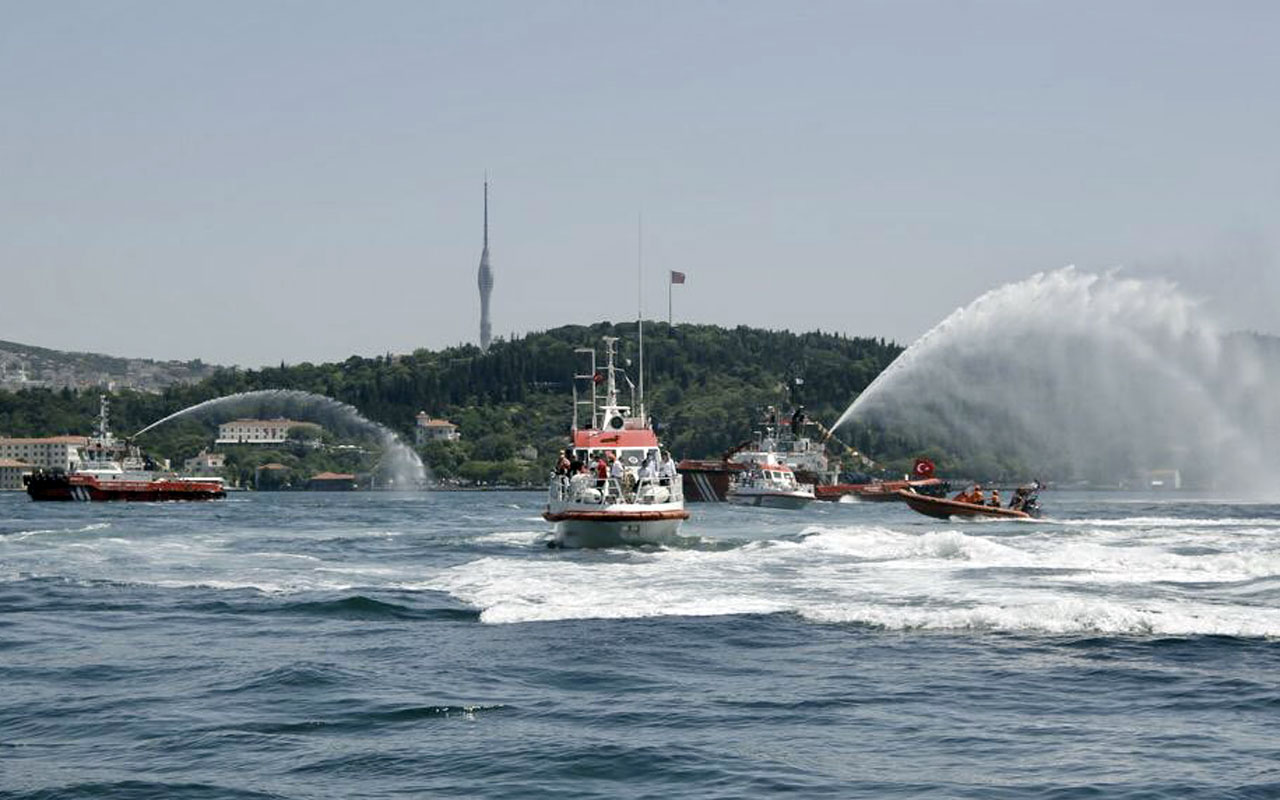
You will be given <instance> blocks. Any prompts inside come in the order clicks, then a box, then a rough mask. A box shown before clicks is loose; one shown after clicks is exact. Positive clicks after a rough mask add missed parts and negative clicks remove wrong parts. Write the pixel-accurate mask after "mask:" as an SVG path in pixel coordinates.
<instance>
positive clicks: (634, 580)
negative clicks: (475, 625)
mask: <svg viewBox="0 0 1280 800" xmlns="http://www.w3.org/2000/svg"><path fill="white" fill-rule="evenodd" d="M1164 533H1165V532H1164V531H1160V530H1156V531H1154V532H1153V535H1152V537H1151V539H1150V540H1149V541H1148V540H1146V539H1145V538H1144V537H1143V535H1141V534H1138V535H1135V534H1134V533H1133V532H1129V533H1127V534H1126V535H1124V536H1119V535H1116V533H1115V532H1114V531H1100V532H1097V533H1081V534H1079V535H1075V534H1065V535H1064V534H1063V533H1061V532H1056V533H1046V532H1044V531H1043V530H1036V531H1032V532H1030V533H1027V534H1017V535H1008V534H1003V535H1001V534H997V533H993V534H992V535H990V536H984V535H976V534H971V533H962V532H959V531H938V532H930V533H925V534H917V533H904V532H898V531H894V530H891V529H888V528H882V527H862V526H859V527H851V528H826V529H820V528H814V529H810V530H809V531H808V534H807V535H806V536H804V537H803V538H801V539H799V540H797V541H788V540H783V541H769V542H755V543H752V544H748V545H746V546H743V547H740V548H735V549H732V550H720V551H703V550H666V551H658V552H653V553H641V552H632V553H626V554H623V555H617V554H615V555H613V556H612V557H603V556H601V555H600V554H589V553H588V554H581V553H578V554H560V555H558V556H552V557H548V558H546V559H541V560H530V559H528V558H522V557H519V556H516V557H505V556H493V557H486V558H481V559H478V560H475V561H472V562H469V563H466V564H463V565H460V566H457V567H453V568H451V569H448V570H445V571H444V572H442V573H441V574H440V575H438V576H437V577H435V578H433V579H429V580H428V581H427V584H426V585H427V586H429V587H431V588H436V589H441V590H444V591H447V592H449V593H450V594H452V595H454V596H455V597H457V598H459V599H461V600H462V601H464V602H466V603H468V604H470V605H473V606H475V607H477V608H479V609H481V619H482V621H484V622H491V623H505V622H528V621H535V620H562V619H581V618H622V617H651V616H664V615H689V616H700V615H716V614H752V613H777V612H788V613H795V614H798V615H800V616H802V617H805V618H807V619H812V620H815V621H821V622H841V623H862V624H867V625H873V626H880V627H884V628H890V629H939V630H941V629H957V628H958V629H980V630H1002V631H1035V632H1044V633H1069V632H1090V631H1092V632H1099V633H1135V634H1167V635H1193V634H1224V635H1237V636H1280V609H1276V608H1272V607H1270V606H1272V605H1274V603H1265V602H1262V599H1261V598H1259V597H1258V596H1257V591H1253V590H1251V589H1250V587H1253V586H1257V585H1259V583H1260V582H1264V581H1266V580H1267V579H1274V578H1280V546H1277V545H1276V544H1275V543H1273V542H1271V541H1270V540H1269V539H1264V538H1262V537H1258V536H1250V535H1236V534H1231V533H1224V532H1218V533H1217V534H1215V536H1214V537H1213V539H1212V541H1211V542H1206V543H1197V545H1196V546H1195V547H1190V546H1189V544H1190V543H1189V542H1188V540H1187V538H1186V537H1180V538H1177V539H1172V540H1171V539H1170V538H1169V537H1167V536H1165V535H1164ZM1241 587H1244V588H1243V589H1242V588H1241ZM1275 590H1276V587H1274V586H1273V587H1272V588H1271V591H1273V592H1274V591H1275ZM1259 591H1266V587H1265V586H1263V587H1262V588H1261V589H1260V590H1259Z"/></svg>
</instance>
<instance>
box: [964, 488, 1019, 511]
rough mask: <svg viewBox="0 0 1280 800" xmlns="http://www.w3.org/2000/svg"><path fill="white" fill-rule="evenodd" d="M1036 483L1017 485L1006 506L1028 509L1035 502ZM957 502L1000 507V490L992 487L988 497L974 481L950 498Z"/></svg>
mask: <svg viewBox="0 0 1280 800" xmlns="http://www.w3.org/2000/svg"><path fill="white" fill-rule="evenodd" d="M1037 488H1039V487H1038V485H1032V486H1019V487H1018V488H1017V489H1015V490H1014V492H1013V498H1012V499H1010V500H1009V505H1008V508H1011V509H1013V510H1014V511H1030V510H1031V508H1032V507H1033V506H1034V505H1035V503H1036V496H1035V493H1036V489H1037ZM951 499H952V500H955V501H956V502H958V503H969V504H970V505H975V506H987V507H988V508H1002V507H1003V506H1002V505H1001V500H1000V490H999V489H995V488H993V489H992V490H991V495H990V497H988V496H987V495H986V494H984V493H983V491H982V485H981V484H978V483H975V484H974V485H973V486H972V487H971V488H969V489H967V490H963V491H961V492H959V493H958V494H957V495H956V496H955V497H953V498H951Z"/></svg>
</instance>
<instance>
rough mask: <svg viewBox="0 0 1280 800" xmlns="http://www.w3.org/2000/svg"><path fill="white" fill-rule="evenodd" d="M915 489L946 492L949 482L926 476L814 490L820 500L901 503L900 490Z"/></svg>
mask: <svg viewBox="0 0 1280 800" xmlns="http://www.w3.org/2000/svg"><path fill="white" fill-rule="evenodd" d="M900 489H908V490H914V491H915V492H917V493H918V494H930V493H932V492H935V491H937V492H945V491H946V490H947V483H946V482H945V481H943V480H941V479H939V478H925V479H922V480H912V481H882V482H880V483H837V484H834V485H832V486H817V487H815V488H814V492H815V493H816V494H817V495H818V499H819V500H827V501H830V502H839V501H840V500H843V499H844V498H846V497H850V498H853V499H855V500H859V501H862V502H865V503H889V502H892V503H899V502H902V497H901V496H899V495H898V490H900Z"/></svg>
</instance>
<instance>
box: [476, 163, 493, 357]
mask: <svg viewBox="0 0 1280 800" xmlns="http://www.w3.org/2000/svg"><path fill="white" fill-rule="evenodd" d="M476 282H477V283H478V284H479V286H480V350H481V351H482V352H488V351H489V342H490V341H491V339H492V332H493V328H492V326H491V325H490V324H489V295H490V294H491V293H492V292H493V270H491V269H489V181H488V179H486V180H485V182H484V249H483V250H481V251H480V274H479V275H478V276H477V280H476Z"/></svg>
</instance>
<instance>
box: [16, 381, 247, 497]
mask: <svg viewBox="0 0 1280 800" xmlns="http://www.w3.org/2000/svg"><path fill="white" fill-rule="evenodd" d="M98 403H99V404H98V429H97V431H96V432H95V433H94V435H93V436H91V437H89V444H88V446H87V447H85V448H84V449H83V450H81V453H80V456H81V461H80V466H79V467H77V468H76V469H73V470H71V471H70V472H68V471H66V470H62V469H52V470H43V469H42V470H37V471H36V472H34V473H32V474H30V475H26V476H24V477H23V479H22V482H23V483H24V484H25V485H26V487H27V494H29V495H31V499H32V500H81V501H99V500H132V501H157V500H213V499H217V498H221V497H226V496H227V492H226V489H225V488H224V487H223V485H222V480H221V479H219V478H182V477H177V476H175V475H172V474H167V473H159V472H157V471H156V470H155V465H154V463H153V462H152V461H151V460H150V459H149V458H146V457H144V456H143V455H142V454H141V451H139V450H138V448H137V447H135V446H134V445H133V444H132V443H130V442H129V441H128V440H127V439H125V440H120V439H117V438H116V437H115V436H114V435H112V433H111V429H110V428H109V427H108V425H107V412H108V404H107V398H106V395H102V396H100V397H99V399H98Z"/></svg>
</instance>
